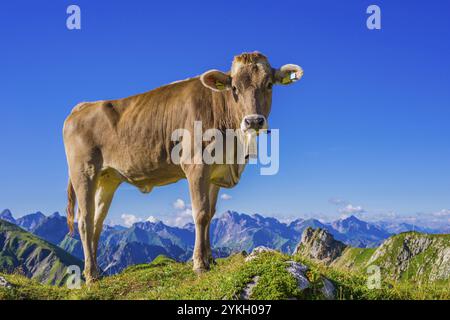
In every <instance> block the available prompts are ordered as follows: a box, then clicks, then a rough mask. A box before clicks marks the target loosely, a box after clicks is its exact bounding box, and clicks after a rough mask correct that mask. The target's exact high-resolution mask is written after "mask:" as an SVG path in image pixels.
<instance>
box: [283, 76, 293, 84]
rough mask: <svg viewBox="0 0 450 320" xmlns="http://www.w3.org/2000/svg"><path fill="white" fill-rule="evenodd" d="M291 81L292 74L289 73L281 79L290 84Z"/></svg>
mask: <svg viewBox="0 0 450 320" xmlns="http://www.w3.org/2000/svg"><path fill="white" fill-rule="evenodd" d="M291 82H292V80H291V76H290V75H287V76H286V77H284V78H283V79H281V83H282V84H288V83H291Z"/></svg>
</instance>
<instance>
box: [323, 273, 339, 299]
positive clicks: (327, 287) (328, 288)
mask: <svg viewBox="0 0 450 320" xmlns="http://www.w3.org/2000/svg"><path fill="white" fill-rule="evenodd" d="M322 283H323V286H322V288H321V289H320V292H322V294H323V297H324V298H325V299H327V300H334V299H336V288H335V286H334V284H333V283H332V282H331V281H330V280H328V279H325V278H323V279H322Z"/></svg>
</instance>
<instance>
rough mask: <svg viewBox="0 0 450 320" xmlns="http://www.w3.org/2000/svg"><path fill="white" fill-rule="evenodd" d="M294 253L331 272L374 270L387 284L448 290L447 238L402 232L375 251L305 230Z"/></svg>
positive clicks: (449, 251)
mask: <svg viewBox="0 0 450 320" xmlns="http://www.w3.org/2000/svg"><path fill="white" fill-rule="evenodd" d="M296 252H297V254H299V255H300V256H304V257H306V258H307V259H311V260H314V261H316V262H319V263H321V264H324V265H326V266H328V267H329V268H333V269H339V270H347V271H353V272H356V273H364V272H367V269H368V268H369V267H371V266H377V267H379V268H380V269H379V270H380V275H381V277H382V278H384V279H387V280H391V281H395V282H404V283H409V284H414V285H416V284H420V285H429V284H432V285H440V286H447V288H448V289H450V235H448V234H423V233H418V232H405V233H401V234H398V235H395V236H392V237H390V238H389V239H387V240H386V241H385V242H383V244H382V245H380V246H379V247H378V248H371V249H362V248H353V247H349V246H346V245H345V244H343V243H342V242H340V241H337V240H335V239H334V238H333V236H332V235H331V234H330V233H329V232H328V231H326V230H322V229H316V230H313V229H307V230H305V232H304V233H303V235H302V240H301V243H300V244H299V245H298V247H297V249H296Z"/></svg>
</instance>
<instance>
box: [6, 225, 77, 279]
mask: <svg viewBox="0 0 450 320" xmlns="http://www.w3.org/2000/svg"><path fill="white" fill-rule="evenodd" d="M69 265H78V266H82V262H81V261H80V260H79V259H77V258H75V257H73V256H71V255H70V254H68V253H67V252H65V251H64V250H62V249H61V248H59V247H57V246H55V245H52V244H50V243H48V242H47V241H44V240H42V239H41V238H39V237H37V236H35V235H33V234H31V233H29V232H27V231H25V230H23V229H21V228H19V227H18V226H16V225H14V224H12V223H9V222H6V221H4V220H0V272H3V273H16V274H22V275H25V276H27V277H29V278H32V279H35V280H38V281H40V282H43V283H48V284H56V285H60V284H61V283H63V282H64V281H65V279H66V278H67V275H66V268H67V266H69Z"/></svg>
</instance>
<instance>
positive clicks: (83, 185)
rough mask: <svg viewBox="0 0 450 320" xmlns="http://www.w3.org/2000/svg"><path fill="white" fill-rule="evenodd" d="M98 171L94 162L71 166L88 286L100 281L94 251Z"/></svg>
mask: <svg viewBox="0 0 450 320" xmlns="http://www.w3.org/2000/svg"><path fill="white" fill-rule="evenodd" d="M98 171H99V164H98V163H95V162H93V161H89V162H78V163H76V164H74V165H73V166H70V179H71V181H72V185H73V188H74V190H75V194H76V196H77V201H78V230H79V232H80V238H81V242H82V244H83V251H84V276H85V278H86V283H87V284H90V283H91V282H93V281H95V280H97V279H98V270H97V265H96V262H95V256H94V250H93V243H94V214H95V189H96V182H97V179H98Z"/></svg>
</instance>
